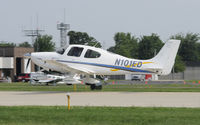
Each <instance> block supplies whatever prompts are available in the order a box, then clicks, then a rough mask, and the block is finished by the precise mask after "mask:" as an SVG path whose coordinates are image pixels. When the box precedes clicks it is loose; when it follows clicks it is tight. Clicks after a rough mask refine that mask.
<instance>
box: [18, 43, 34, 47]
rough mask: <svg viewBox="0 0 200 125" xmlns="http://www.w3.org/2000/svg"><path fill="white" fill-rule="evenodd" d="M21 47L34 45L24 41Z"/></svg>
mask: <svg viewBox="0 0 200 125" xmlns="http://www.w3.org/2000/svg"><path fill="white" fill-rule="evenodd" d="M19 47H32V46H31V44H29V43H28V42H23V43H20V44H19Z"/></svg>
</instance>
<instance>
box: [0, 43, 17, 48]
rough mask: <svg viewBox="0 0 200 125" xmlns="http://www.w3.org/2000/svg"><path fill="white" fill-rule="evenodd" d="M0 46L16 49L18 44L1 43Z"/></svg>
mask: <svg viewBox="0 0 200 125" xmlns="http://www.w3.org/2000/svg"><path fill="white" fill-rule="evenodd" d="M0 46H3V47H15V46H16V44H15V43H9V42H7V43H0Z"/></svg>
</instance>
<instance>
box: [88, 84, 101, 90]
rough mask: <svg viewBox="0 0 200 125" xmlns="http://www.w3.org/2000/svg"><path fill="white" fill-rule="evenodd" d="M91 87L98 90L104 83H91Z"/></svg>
mask: <svg viewBox="0 0 200 125" xmlns="http://www.w3.org/2000/svg"><path fill="white" fill-rule="evenodd" d="M90 89H91V90H95V89H96V90H101V89H102V84H99V85H98V84H91V85H90Z"/></svg>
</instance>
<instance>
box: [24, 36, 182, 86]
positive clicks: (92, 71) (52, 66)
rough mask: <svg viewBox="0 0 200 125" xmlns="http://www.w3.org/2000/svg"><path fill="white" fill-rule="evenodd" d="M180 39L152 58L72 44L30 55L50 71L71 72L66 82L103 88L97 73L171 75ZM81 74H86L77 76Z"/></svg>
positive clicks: (167, 44)
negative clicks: (144, 58) (63, 47)
mask: <svg viewBox="0 0 200 125" xmlns="http://www.w3.org/2000/svg"><path fill="white" fill-rule="evenodd" d="M180 42H181V41H180V40H173V39H171V40H169V41H167V42H166V43H165V45H164V46H163V47H162V48H161V50H160V52H159V53H158V54H157V55H156V56H155V57H153V58H152V59H148V60H139V59H130V58H127V57H124V56H121V55H118V54H114V53H111V52H108V51H106V50H103V49H100V48H95V47H91V46H86V45H69V46H68V47H67V48H66V49H62V51H57V52H34V53H31V54H29V57H30V59H31V60H32V61H33V62H34V63H35V64H36V65H38V66H40V67H42V68H44V69H46V70H52V71H58V72H61V73H69V74H70V76H71V77H70V78H69V80H67V79H66V80H65V82H66V84H74V83H81V81H82V82H83V83H84V84H87V85H90V86H91V89H99V88H100V89H101V88H102V84H101V81H100V80H97V79H96V75H122V74H134V73H136V74H138V73H139V74H158V75H168V74H169V73H170V72H171V70H172V67H173V65H174V62H175V57H176V54H177V51H178V48H179V45H180ZM26 56H27V55H26ZM77 75H84V76H85V77H83V78H82V79H77V77H75V76H77ZM91 76H93V77H91ZM79 78H80V77H79Z"/></svg>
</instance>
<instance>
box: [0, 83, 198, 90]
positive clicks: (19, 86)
mask: <svg viewBox="0 0 200 125" xmlns="http://www.w3.org/2000/svg"><path fill="white" fill-rule="evenodd" d="M76 88H77V89H76V91H77V92H91V90H90V86H86V85H77V87H76ZM0 91H60V92H73V91H74V89H73V85H71V86H67V85H57V86H53V85H50V86H46V85H30V84H29V83H0ZM95 91H106V92H110V91H116V92H118V91H123V92H200V84H197V83H196V84H153V85H149V84H134V85H131V84H129V85H117V84H115V85H104V86H103V89H102V90H95Z"/></svg>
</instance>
